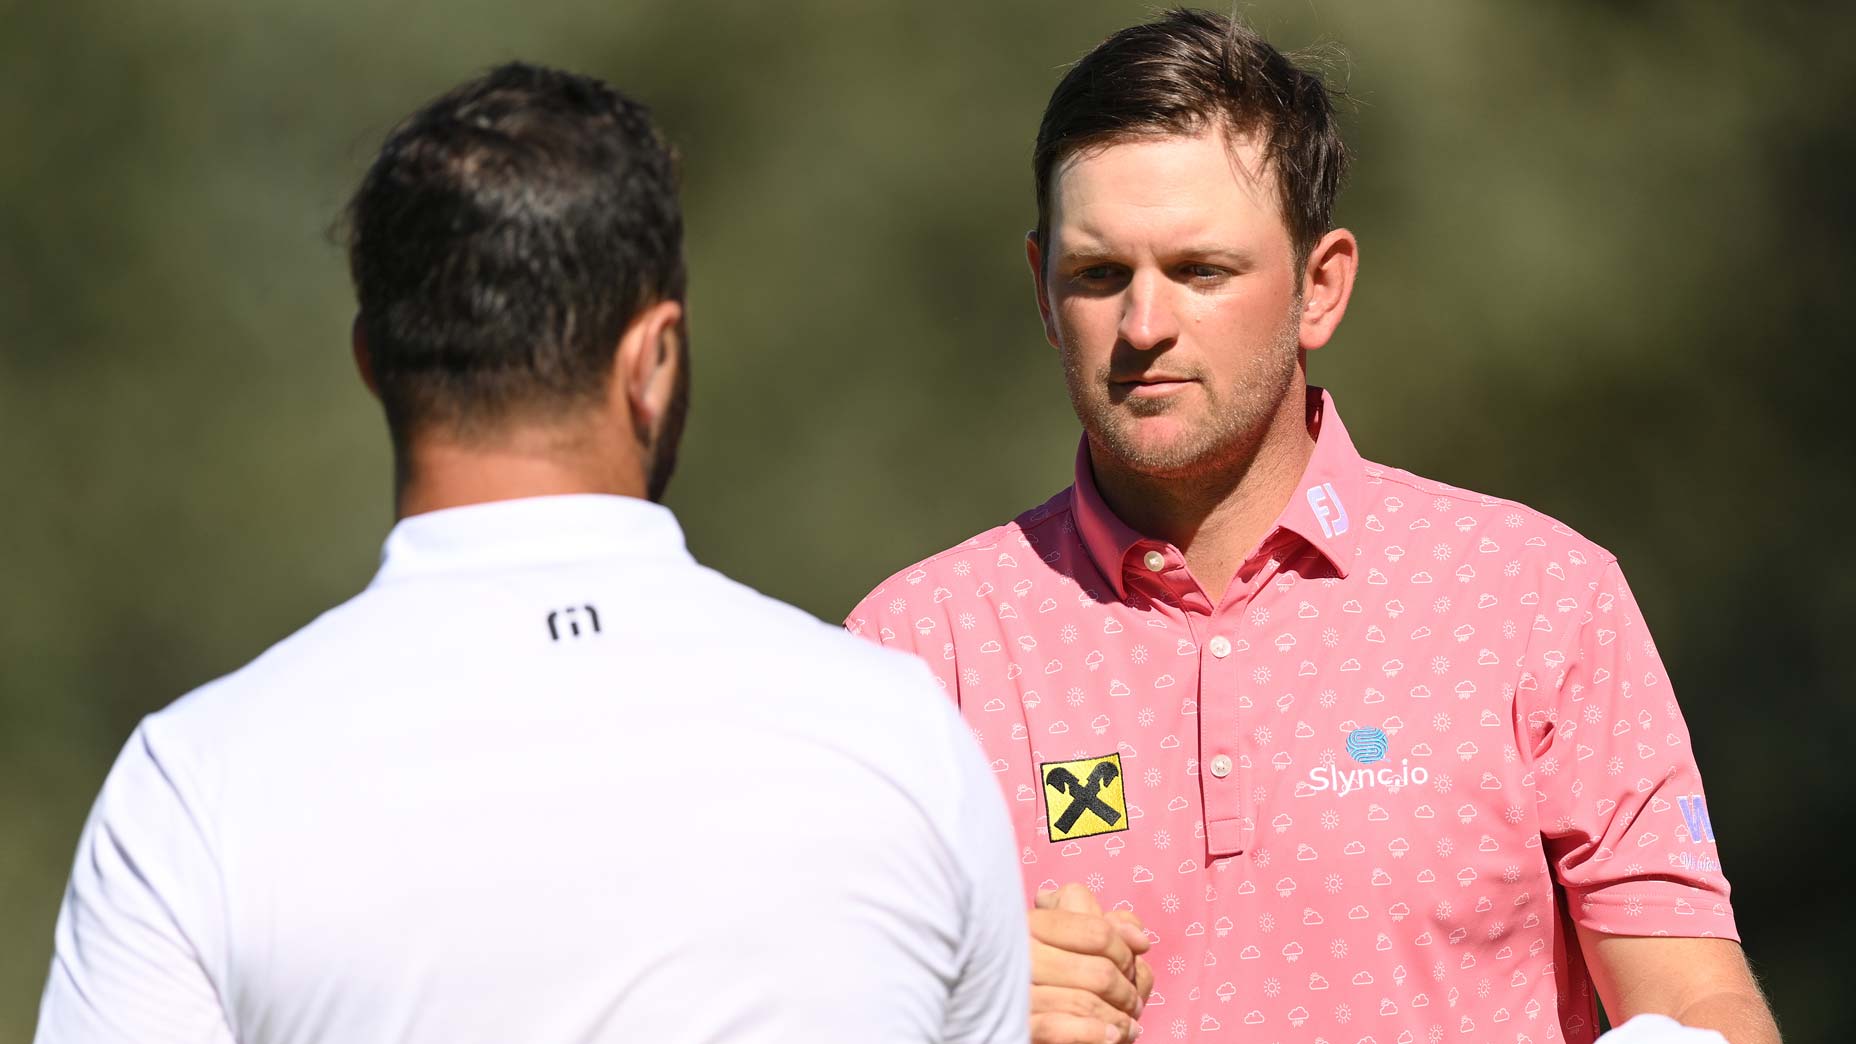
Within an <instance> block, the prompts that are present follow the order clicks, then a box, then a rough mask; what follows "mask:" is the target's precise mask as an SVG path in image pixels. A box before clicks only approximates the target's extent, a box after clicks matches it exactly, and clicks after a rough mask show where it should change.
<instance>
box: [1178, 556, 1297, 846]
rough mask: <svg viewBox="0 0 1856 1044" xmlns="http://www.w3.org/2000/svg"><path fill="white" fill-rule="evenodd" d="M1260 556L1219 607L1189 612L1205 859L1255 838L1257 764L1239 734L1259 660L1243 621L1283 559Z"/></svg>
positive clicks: (1245, 843)
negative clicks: (1195, 660)
mask: <svg viewBox="0 0 1856 1044" xmlns="http://www.w3.org/2000/svg"><path fill="white" fill-rule="evenodd" d="M1258 558H1261V559H1263V561H1262V564H1261V565H1260V566H1253V565H1252V563H1254V562H1255V561H1256V559H1253V560H1252V563H1246V564H1245V567H1244V568H1243V569H1241V570H1239V572H1238V577H1239V579H1238V580H1237V581H1236V583H1238V584H1239V585H1241V586H1240V587H1239V589H1238V590H1237V591H1236V592H1234V593H1233V592H1227V593H1226V597H1225V599H1224V604H1223V605H1221V606H1219V607H1218V609H1217V610H1216V611H1214V612H1212V613H1209V614H1199V613H1189V614H1187V615H1188V619H1189V621H1190V622H1191V625H1192V628H1193V641H1195V642H1197V643H1198V646H1199V694H1198V711H1199V755H1200V757H1199V786H1200V793H1201V797H1202V800H1203V804H1202V806H1201V807H1203V808H1204V810H1205V855H1206V859H1207V860H1208V861H1210V860H1214V859H1224V858H1229V857H1231V856H1237V855H1242V854H1244V853H1245V852H1247V851H1249V850H1250V848H1251V846H1252V844H1253V842H1254V841H1255V832H1256V831H1255V827H1256V821H1255V817H1254V816H1252V815H1250V814H1249V812H1250V810H1249V808H1248V805H1247V802H1246V801H1245V798H1244V795H1245V794H1247V793H1249V790H1250V785H1251V776H1252V774H1253V773H1254V771H1255V768H1254V765H1253V760H1254V759H1252V758H1251V756H1250V750H1249V748H1250V746H1251V745H1250V744H1249V743H1247V742H1246V741H1245V738H1244V728H1245V722H1244V713H1243V712H1244V708H1243V703H1244V697H1245V696H1247V695H1250V688H1251V686H1249V685H1248V684H1247V680H1246V674H1245V667H1246V665H1247V664H1254V663H1256V661H1257V657H1256V656H1254V655H1250V653H1252V652H1253V650H1252V649H1251V644H1250V640H1249V639H1248V638H1246V637H1244V635H1243V634H1242V629H1241V627H1240V625H1241V624H1242V622H1243V620H1244V618H1245V616H1246V614H1247V613H1248V611H1249V609H1250V606H1251V603H1252V602H1253V601H1254V600H1255V599H1256V597H1257V594H1258V592H1260V591H1263V590H1264V589H1265V588H1266V587H1267V585H1268V584H1269V583H1270V581H1271V580H1272V579H1274V578H1275V576H1276V571H1277V570H1278V569H1279V568H1280V566H1281V559H1280V556H1278V555H1277V554H1275V553H1273V552H1271V551H1269V550H1268V549H1267V548H1266V549H1265V550H1263V551H1260V552H1258ZM1246 575H1248V579H1244V577H1245V576H1246ZM1251 702H1252V703H1253V704H1254V703H1255V700H1254V699H1253V700H1252V701H1251Z"/></svg>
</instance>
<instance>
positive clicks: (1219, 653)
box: [1211, 634, 1231, 660]
mask: <svg viewBox="0 0 1856 1044" xmlns="http://www.w3.org/2000/svg"><path fill="white" fill-rule="evenodd" d="M1211 648H1212V655H1213V656H1216V657H1218V658H1219V659H1220V660H1222V659H1224V658H1225V657H1227V656H1229V655H1231V639H1229V638H1226V637H1225V636H1224V635H1222V634H1221V635H1219V636H1217V637H1216V638H1213V639H1212V641H1211Z"/></svg>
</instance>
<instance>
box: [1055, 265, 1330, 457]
mask: <svg viewBox="0 0 1856 1044" xmlns="http://www.w3.org/2000/svg"><path fill="white" fill-rule="evenodd" d="M1300 325H1301V304H1300V302H1299V301H1298V302H1297V303H1296V305H1295V306H1294V307H1292V308H1291V309H1290V311H1289V314H1288V315H1286V316H1285V317H1284V319H1283V322H1282V324H1281V325H1280V326H1278V327H1277V328H1276V330H1275V332H1274V333H1273V334H1272V335H1271V337H1270V344H1269V349H1268V350H1267V351H1265V352H1262V353H1260V354H1259V355H1257V356H1256V357H1255V358H1254V361H1253V363H1252V366H1251V368H1250V371H1249V372H1248V373H1246V374H1245V375H1244V376H1243V378H1242V379H1241V380H1239V381H1238V382H1237V384H1236V386H1235V391H1234V394H1231V395H1228V396H1227V395H1225V394H1224V393H1223V392H1222V390H1221V389H1219V388H1217V387H1214V386H1213V385H1211V384H1209V383H1201V384H1200V385H1199V387H1200V390H1201V392H1202V394H1203V395H1204V404H1203V407H1202V408H1203V410H1204V414H1203V416H1202V417H1200V418H1199V419H1198V421H1197V424H1196V426H1195V427H1192V428H1190V429H1188V430H1186V431H1184V432H1183V433H1182V434H1181V435H1179V436H1178V437H1177V438H1174V439H1172V440H1170V441H1168V442H1166V443H1164V444H1159V445H1155V444H1153V443H1152V442H1143V441H1142V440H1140V439H1138V438H1137V437H1136V436H1135V434H1134V431H1133V429H1134V427H1135V424H1136V423H1138V422H1139V421H1140V420H1142V419H1144V418H1149V417H1158V416H1162V415H1164V414H1166V413H1169V412H1172V411H1175V410H1179V409H1181V408H1182V407H1181V404H1180V403H1177V402H1175V401H1172V400H1171V399H1140V398H1128V399H1124V400H1123V401H1122V402H1120V403H1115V402H1112V401H1111V400H1110V395H1109V389H1110V388H1111V387H1112V385H1111V384H1110V378H1111V367H1109V366H1107V365H1104V366H1102V367H1100V368H1098V369H1096V370H1095V371H1093V372H1090V373H1085V372H1084V371H1083V370H1082V368H1081V367H1080V365H1079V364H1078V361H1077V359H1076V356H1075V354H1074V353H1072V352H1069V351H1067V350H1066V351H1065V352H1064V353H1063V363H1064V380H1065V383H1066V384H1067V385H1068V386H1069V391H1070V405H1071V407H1072V408H1073V409H1074V410H1075V411H1076V416H1077V419H1078V420H1080V421H1081V422H1082V425H1083V431H1084V432H1085V433H1086V434H1087V435H1088V437H1089V441H1090V443H1091V445H1092V447H1094V448H1095V449H1097V450H1098V451H1099V452H1106V453H1108V454H1109V455H1110V456H1112V457H1113V458H1115V459H1116V460H1117V461H1118V462H1120V463H1121V464H1122V465H1123V466H1124V467H1126V468H1128V469H1129V470H1132V471H1134V472H1137V473H1139V474H1143V475H1148V476H1151V477H1154V478H1192V477H1197V476H1204V475H1208V474H1210V473H1213V472H1217V471H1222V470H1226V469H1229V468H1233V467H1237V468H1244V467H1247V466H1248V465H1249V462H1250V461H1251V460H1252V459H1253V458H1254V457H1255V456H1256V454H1257V451H1258V449H1259V448H1260V447H1261V445H1262V443H1263V439H1264V437H1265V436H1266V435H1267V434H1268V433H1269V430H1270V425H1271V424H1272V422H1273V421H1274V420H1275V418H1276V415H1277V414H1278V412H1279V411H1280V410H1281V409H1282V404H1283V399H1284V397H1285V396H1287V395H1288V394H1289V392H1290V389H1291V388H1292V386H1293V384H1294V380H1295V373H1296V367H1297V361H1298V358H1299V354H1300V353H1299V351H1298V349H1299V347H1300V343H1299V340H1298V330H1299V327H1300ZM1188 408H1198V407H1196V404H1195V406H1194V407H1188Z"/></svg>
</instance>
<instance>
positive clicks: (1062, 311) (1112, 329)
mask: <svg viewBox="0 0 1856 1044" xmlns="http://www.w3.org/2000/svg"><path fill="white" fill-rule="evenodd" d="M1051 315H1052V317H1053V318H1054V319H1055V321H1056V324H1057V334H1058V336H1059V337H1061V338H1062V339H1063V346H1064V349H1065V350H1067V351H1070V352H1077V353H1081V354H1084V355H1106V354H1108V352H1109V351H1110V350H1112V349H1113V348H1114V347H1115V338H1116V336H1117V334H1116V329H1117V327H1118V325H1119V323H1120V319H1121V317H1120V313H1119V312H1117V311H1116V304H1115V302H1114V300H1113V299H1109V298H1099V297H1070V298H1060V299H1058V301H1057V302H1056V303H1055V305H1054V306H1053V307H1052V309H1051Z"/></svg>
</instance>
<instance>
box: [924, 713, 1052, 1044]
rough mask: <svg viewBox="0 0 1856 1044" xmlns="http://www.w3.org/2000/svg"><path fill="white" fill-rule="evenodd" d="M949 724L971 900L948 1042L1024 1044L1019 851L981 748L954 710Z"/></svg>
mask: <svg viewBox="0 0 1856 1044" xmlns="http://www.w3.org/2000/svg"><path fill="white" fill-rule="evenodd" d="M947 721H948V727H949V732H950V733H951V735H950V740H951V741H952V742H951V746H952V747H953V761H954V765H953V767H954V770H955V777H956V778H957V779H958V781H959V784H960V795H961V797H960V802H959V805H958V806H957V807H958V812H957V813H956V815H955V821H954V823H953V824H952V826H951V828H950V830H951V832H952V835H953V843H954V845H955V848H956V857H957V858H958V860H959V865H960V866H961V867H963V868H964V869H965V871H966V876H967V885H968V890H967V896H968V899H967V904H966V910H965V918H966V925H965V931H964V933H963V935H962V940H961V959H960V968H961V972H960V979H959V981H958V982H957V983H956V984H955V986H954V990H953V993H952V996H951V997H950V998H949V1002H948V1009H947V1010H948V1015H947V1036H946V1038H945V1039H946V1040H947V1041H948V1042H949V1044H1020V1042H1023V1041H1025V1040H1027V1039H1028V1036H1029V1033H1030V1022H1029V1020H1030V1004H1031V957H1030V935H1029V929H1028V927H1027V924H1026V915H1025V905H1024V903H1025V901H1024V890H1023V885H1022V883H1021V882H1020V879H1019V869H1018V858H1017V852H1018V846H1017V842H1016V841H1015V840H1014V839H1013V834H1012V825H1011V820H1010V819H1009V818H1008V816H1007V814H1006V808H1005V799H1004V798H1003V797H1002V796H1001V795H1000V793H999V786H998V784H997V783H995V782H994V781H993V777H992V771H991V770H990V769H989V768H987V766H986V759H985V756H984V755H983V754H981V752H980V748H979V745H978V744H977V743H975V742H974V740H973V737H972V736H970V735H969V734H968V733H967V730H966V726H965V724H964V723H963V722H962V721H961V720H960V719H959V718H958V717H956V716H955V715H954V714H953V713H952V712H951V711H950V713H949V714H948V715H947Z"/></svg>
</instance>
